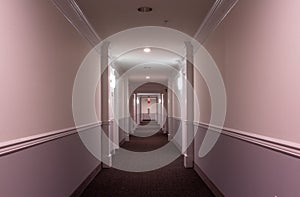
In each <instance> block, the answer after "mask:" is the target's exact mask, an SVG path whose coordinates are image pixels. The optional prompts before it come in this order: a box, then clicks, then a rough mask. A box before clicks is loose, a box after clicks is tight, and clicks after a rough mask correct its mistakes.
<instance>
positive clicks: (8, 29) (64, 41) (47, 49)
mask: <svg viewBox="0 0 300 197" xmlns="http://www.w3.org/2000/svg"><path fill="white" fill-rule="evenodd" d="M0 26H1V30H0V43H1V47H0V59H1V64H0V90H1V97H0V109H1V111H0V121H1V122H0V131H1V132H0V142H1V141H7V140H11V139H16V138H20V137H26V136H30V135H34V134H38V133H43V132H48V131H53V130H57V129H63V128H67V127H71V126H74V122H73V118H72V102H71V101H72V87H73V81H74V78H75V74H76V72H77V69H78V67H79V65H80V63H81V61H82V60H83V58H84V56H85V55H86V53H87V52H88V51H89V49H90V45H89V44H88V42H87V41H85V40H84V39H83V38H82V37H81V36H80V35H79V34H78V33H77V32H76V30H75V29H74V28H73V27H72V25H71V24H70V23H69V22H68V21H67V20H66V19H65V18H64V16H63V15H62V14H61V13H60V12H59V11H58V10H57V9H56V8H55V7H54V6H53V5H52V3H51V2H50V1H40V0H26V1H20V0H10V1H5V2H2V4H1V6H0Z"/></svg>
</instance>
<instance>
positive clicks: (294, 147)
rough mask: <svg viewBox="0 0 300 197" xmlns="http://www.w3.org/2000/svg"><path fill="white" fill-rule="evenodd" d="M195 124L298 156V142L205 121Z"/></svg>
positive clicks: (299, 148)
mask: <svg viewBox="0 0 300 197" xmlns="http://www.w3.org/2000/svg"><path fill="white" fill-rule="evenodd" d="M194 125H195V126H198V127H202V128H204V129H208V128H209V130H210V131H214V132H218V133H220V132H221V134H222V135H227V136H230V137H233V138H236V139H240V140H243V141H246V142H249V143H252V144H256V145H259V146H262V147H265V148H269V149H272V150H275V151H279V152H282V153H285V154H288V155H292V156H294V157H298V158H300V144H299V143H295V142H291V141H286V140H281V139H276V138H272V137H268V136H264V135H259V134H255V133H250V132H246V131H240V130H237V129H232V128H226V127H219V126H215V125H211V124H207V123H201V122H200V123H199V122H194Z"/></svg>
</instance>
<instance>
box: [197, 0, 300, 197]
mask: <svg viewBox="0 0 300 197" xmlns="http://www.w3.org/2000/svg"><path fill="white" fill-rule="evenodd" d="M299 7H300V1H297V0H289V1H281V0H272V1H271V0H240V1H239V2H238V3H237V5H236V6H235V7H234V8H233V10H232V11H231V12H230V13H229V14H228V15H227V17H226V18H225V20H224V21H223V22H222V23H221V24H220V25H219V27H218V28H217V29H216V30H215V31H214V32H213V33H212V34H211V35H210V36H209V38H208V39H207V40H206V42H205V44H204V46H205V47H206V48H207V49H208V51H209V52H210V53H211V55H212V56H213V58H214V59H215V61H216V63H217V64H218V66H219V68H220V71H221V73H222V75H223V79H224V83H225V86H226V92H227V115H226V122H225V127H227V128H230V129H236V130H241V131H245V132H249V133H255V134H260V135H261V136H268V137H272V138H277V139H281V140H286V141H291V142H296V143H299V142H300V135H299V131H298V130H299V120H298V119H299V118H298V117H299V113H300V105H299V100H300V88H299V84H300V78H299V71H300V70H299V65H300V56H299V54H298V53H299V51H300V37H299V35H300V23H299V17H300V12H299V11H298V8H299ZM195 87H196V88H195V89H196V91H197V94H198V97H199V103H200V107H201V113H200V116H197V117H196V120H197V121H200V122H204V123H208V122H209V119H210V107H209V106H210V97H209V94H208V89H207V87H206V85H205V83H204V82H203V79H202V78H201V76H200V75H199V74H196V75H195ZM198 129H199V130H198V131H199V132H198V134H197V137H196V140H195V164H196V165H197V166H198V167H200V169H202V171H203V172H204V173H205V174H206V175H207V176H208V178H209V179H210V180H211V181H212V182H213V183H214V184H215V185H216V186H217V187H218V188H219V189H220V191H221V192H222V193H223V194H224V195H225V196H275V195H277V196H299V195H300V190H299V186H298V184H295V183H299V181H300V174H299V171H300V162H299V159H298V158H296V157H292V156H289V155H286V154H283V153H280V152H276V151H273V150H270V149H267V148H264V147H261V146H258V145H254V144H251V143H249V142H245V141H242V140H240V139H237V138H235V137H228V136H226V135H224V134H222V135H221V136H220V138H219V140H218V142H217V143H216V145H215V147H214V148H213V149H212V151H211V152H210V153H209V154H208V155H207V156H206V157H204V158H199V157H198V151H199V147H200V145H201V143H202V140H203V138H204V134H205V133H206V131H205V129H201V128H198Z"/></svg>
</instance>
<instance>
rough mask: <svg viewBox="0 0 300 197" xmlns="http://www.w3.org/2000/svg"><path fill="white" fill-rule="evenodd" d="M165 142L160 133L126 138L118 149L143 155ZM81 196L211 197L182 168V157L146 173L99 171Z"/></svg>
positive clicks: (165, 137) (194, 178) (191, 171)
mask: <svg viewBox="0 0 300 197" xmlns="http://www.w3.org/2000/svg"><path fill="white" fill-rule="evenodd" d="M145 125H149V124H145ZM150 125H151V124H150ZM149 127H152V128H154V127H155V125H154V124H152V125H151V126H149ZM149 127H147V126H145V127H144V128H143V127H139V128H138V129H137V130H139V132H142V130H143V129H144V130H145V131H147V130H149ZM167 142H168V140H167V136H166V135H164V134H163V133H162V132H158V133H156V134H154V135H152V136H150V137H136V136H130V141H129V142H126V143H124V144H123V145H122V148H124V149H127V150H131V151H136V152H146V151H152V150H155V149H157V148H160V147H162V146H163V145H165V144H166V143H167ZM117 154H118V153H116V155H117ZM82 196H83V197H93V196H95V197H96V196H97V197H106V196H113V197H115V196H116V197H122V196H125V197H127V196H130V197H136V196H149V197H150V196H180V197H185V196H189V197H190V196H200V197H212V196H213V194H212V193H211V191H210V190H209V189H208V187H207V186H206V185H205V184H204V182H203V181H202V180H201V179H200V177H199V176H198V175H197V174H196V172H195V171H194V170H193V169H185V168H184V167H183V158H182V157H181V156H180V157H179V158H178V159H176V160H175V161H174V162H172V163H171V164H169V165H167V166H165V167H163V168H160V169H157V170H154V171H149V172H126V171H121V170H117V169H113V168H111V169H102V170H101V172H100V173H99V174H98V175H97V176H96V177H95V179H94V180H93V181H92V182H91V183H90V185H89V186H88V187H87V188H86V190H85V191H84V192H83V194H82Z"/></svg>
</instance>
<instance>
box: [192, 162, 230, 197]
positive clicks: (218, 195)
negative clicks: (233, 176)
mask: <svg viewBox="0 0 300 197" xmlns="http://www.w3.org/2000/svg"><path fill="white" fill-rule="evenodd" d="M194 170H195V171H196V173H197V174H198V175H199V176H200V178H201V179H202V180H203V181H204V183H205V184H206V185H207V187H208V188H209V189H210V190H211V191H212V193H213V194H214V195H215V196H216V197H224V195H223V194H222V192H221V191H220V190H219V189H218V188H217V186H216V185H215V184H214V183H213V182H212V181H211V180H210V179H209V178H208V177H207V176H206V174H205V173H204V172H203V171H202V170H201V168H200V167H199V166H198V165H197V164H196V163H195V162H194Z"/></svg>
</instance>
